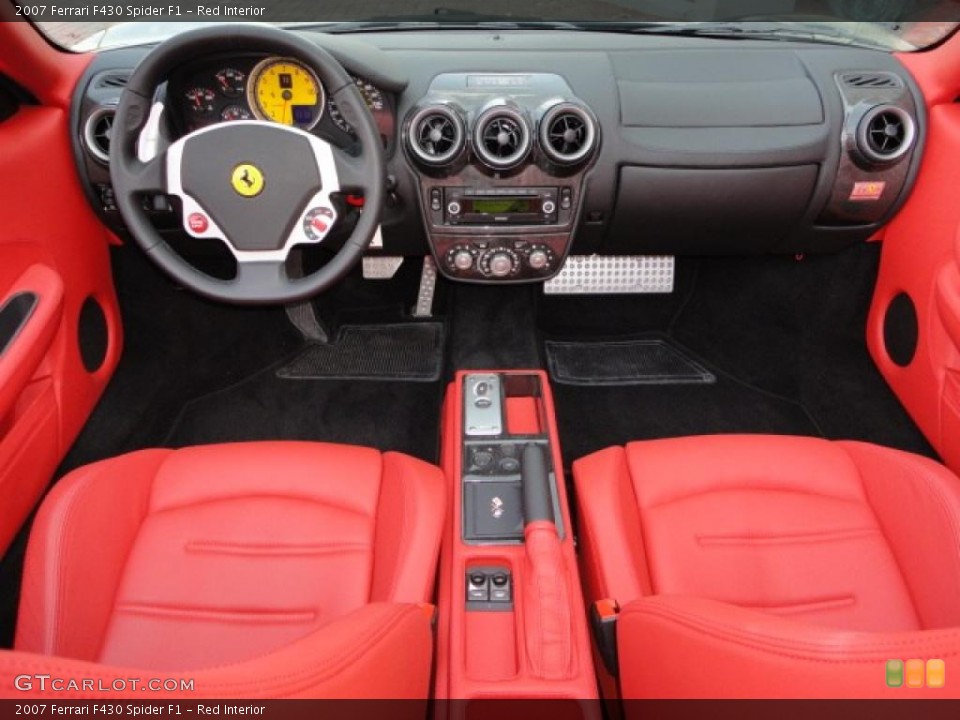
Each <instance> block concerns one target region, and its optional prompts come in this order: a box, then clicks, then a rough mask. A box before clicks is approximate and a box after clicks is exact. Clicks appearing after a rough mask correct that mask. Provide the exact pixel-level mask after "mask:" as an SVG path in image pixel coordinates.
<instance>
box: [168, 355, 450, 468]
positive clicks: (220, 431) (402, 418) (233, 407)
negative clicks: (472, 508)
mask: <svg viewBox="0 0 960 720" xmlns="http://www.w3.org/2000/svg"><path fill="white" fill-rule="evenodd" d="M441 392H442V384H441V383H439V382H438V383H423V382H381V381H369V382H356V381H351V380H286V379H283V378H280V377H278V376H277V372H276V367H272V368H267V369H266V370H264V371H262V372H260V373H257V374H256V375H253V376H252V377H249V378H247V379H246V380H243V381H242V382H240V383H238V384H236V385H234V386H233V387H229V388H227V389H225V390H221V391H219V392H216V393H212V394H210V395H206V396H204V397H200V398H197V399H195V400H192V401H190V402H189V403H187V404H186V406H185V407H184V408H183V411H182V412H181V413H180V415H179V417H178V418H177V420H176V421H175V422H174V425H173V427H172V429H171V431H170V434H169V436H168V437H167V439H166V441H165V442H164V443H163V445H166V446H169V447H185V446H189V445H205V444H210V443H219V442H238V441H254V440H278V439H283V440H315V441H322V442H335V443H347V444H353V445H367V446H369V447H375V448H378V449H379V450H384V451H386V450H396V451H398V452H404V453H407V454H409V455H413V456H415V457H419V458H421V459H424V460H427V461H430V462H435V461H436V459H437V453H438V444H439V436H440V427H439V424H440V412H439V407H440V399H441Z"/></svg>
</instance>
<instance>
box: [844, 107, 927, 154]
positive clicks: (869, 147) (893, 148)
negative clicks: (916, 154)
mask: <svg viewBox="0 0 960 720" xmlns="http://www.w3.org/2000/svg"><path fill="white" fill-rule="evenodd" d="M916 133H917V129H916V123H915V122H914V120H913V118H912V117H911V116H910V114H909V113H908V112H907V111H906V110H904V109H903V108H900V107H897V106H896V105H877V106H876V107H873V108H870V110H868V111H867V113H866V114H865V115H864V116H863V119H862V120H861V121H860V124H859V125H858V126H857V148H858V149H859V150H860V152H861V153H862V154H863V156H864V157H865V158H866V159H867V160H869V161H871V162H875V163H890V162H893V161H895V160H899V159H900V158H902V157H903V156H904V155H906V154H907V153H908V152H909V151H910V148H911V147H913V141H914V139H915V138H916Z"/></svg>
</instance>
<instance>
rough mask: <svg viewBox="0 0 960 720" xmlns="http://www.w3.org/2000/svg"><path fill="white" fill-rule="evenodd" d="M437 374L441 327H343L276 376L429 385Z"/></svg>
mask: <svg viewBox="0 0 960 720" xmlns="http://www.w3.org/2000/svg"><path fill="white" fill-rule="evenodd" d="M442 371H443V325H442V324H441V323H404V324H393V325H345V326H344V327H342V328H340V332H339V333H338V335H337V338H336V340H334V341H333V342H332V343H329V344H320V343H317V344H312V345H308V346H307V347H306V348H305V349H304V350H303V351H302V352H301V353H300V354H299V355H298V356H297V357H296V358H294V360H293V361H292V362H290V363H288V364H286V365H284V366H283V367H281V368H280V369H279V370H278V371H277V375H278V376H279V377H281V378H284V379H287V380H299V379H319V378H337V379H342V380H412V381H419V382H435V381H437V380H439V379H440V374H441V372H442Z"/></svg>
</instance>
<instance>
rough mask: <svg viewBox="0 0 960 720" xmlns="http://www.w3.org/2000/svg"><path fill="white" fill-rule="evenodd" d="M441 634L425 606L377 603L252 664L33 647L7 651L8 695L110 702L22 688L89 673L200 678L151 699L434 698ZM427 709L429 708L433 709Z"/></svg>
mask: <svg viewBox="0 0 960 720" xmlns="http://www.w3.org/2000/svg"><path fill="white" fill-rule="evenodd" d="M432 643H433V637H432V633H431V630H430V621H429V619H428V618H427V617H426V616H425V615H424V613H423V611H422V609H421V608H420V606H418V605H396V604H385V603H374V604H370V605H366V606H364V607H361V608H359V609H357V610H354V611H353V612H351V613H349V614H348V615H345V616H343V617H341V618H339V619H336V620H333V621H331V622H330V623H328V624H327V625H325V626H324V627H322V628H319V629H317V630H316V631H314V632H312V633H310V634H309V635H307V636H305V637H302V638H300V639H298V640H295V641H293V642H291V643H289V644H287V645H285V646H283V647H280V648H278V649H277V650H276V651H275V652H272V653H270V654H268V655H264V656H261V657H257V658H253V659H250V660H247V661H245V662H239V663H236V664H231V665H226V666H222V667H213V668H209V669H200V670H194V671H190V672H184V673H177V672H169V673H167V672H165V673H156V672H154V671H152V670H144V669H143V668H140V667H133V668H131V667H129V666H126V667H124V666H109V665H101V664H94V663H90V662H84V661H81V660H70V659H67V658H59V657H49V656H45V655H36V654H31V653H27V652H21V651H17V652H7V651H2V652H0V676H2V677H0V697H3V698H19V699H28V698H29V699H34V698H36V699H40V698H49V699H59V700H66V699H76V698H94V699H97V698H99V699H103V698H104V697H105V695H104V694H103V693H101V692H97V691H95V690H94V691H87V692H84V691H82V690H81V691H79V692H70V691H64V692H54V691H53V690H48V691H46V692H42V691H40V690H38V689H36V688H35V689H34V690H31V691H29V692H22V691H19V690H17V689H16V687H15V685H14V682H15V678H16V677H17V676H18V675H38V674H39V675H48V676H51V677H53V678H74V679H77V678H88V679H92V680H93V681H94V682H95V683H99V682H102V684H103V685H104V686H105V687H111V685H112V683H113V682H114V680H116V679H117V678H138V679H140V680H142V681H144V682H145V681H147V680H149V679H152V678H157V677H160V678H163V679H166V678H174V679H178V678H183V679H186V680H190V679H192V680H193V681H194V683H195V685H194V687H195V689H194V691H192V692H190V691H186V692H185V691H171V692H166V693H165V692H156V693H154V692H151V693H150V694H149V696H150V698H161V697H164V696H167V697H170V696H176V697H185V698H198V699H201V698H221V699H222V698H267V699H285V698H318V699H325V700H334V699H353V698H395V699H426V698H427V697H428V694H429V683H430V666H431V663H430V659H431V655H432V651H433V648H432ZM108 696H109V698H111V699H137V700H143V699H145V697H146V693H144V692H143V690H142V688H137V689H132V688H130V689H127V690H122V691H119V692H116V691H114V692H109V693H108ZM425 709H426V708H424V710H425Z"/></svg>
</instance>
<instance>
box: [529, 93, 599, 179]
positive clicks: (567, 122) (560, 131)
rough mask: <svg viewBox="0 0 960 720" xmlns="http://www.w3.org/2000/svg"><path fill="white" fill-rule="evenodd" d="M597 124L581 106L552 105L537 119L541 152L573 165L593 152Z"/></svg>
mask: <svg viewBox="0 0 960 720" xmlns="http://www.w3.org/2000/svg"><path fill="white" fill-rule="evenodd" d="M596 141H597V125H596V122H594V119H593V118H592V117H591V116H590V114H589V113H588V112H587V111H586V110H584V109H583V108H582V107H579V106H577V105H571V104H568V103H562V104H560V105H555V106H554V107H552V108H551V109H550V110H549V111H547V114H546V115H545V116H544V118H543V120H542V121H541V123H540V146H541V147H542V149H543V152H544V154H545V155H546V156H547V157H548V158H550V159H551V160H553V161H554V162H556V163H558V164H560V165H575V164H576V163H579V162H582V161H583V160H585V159H586V158H587V157H588V156H589V155H590V153H591V152H593V149H594V147H595V146H596Z"/></svg>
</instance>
